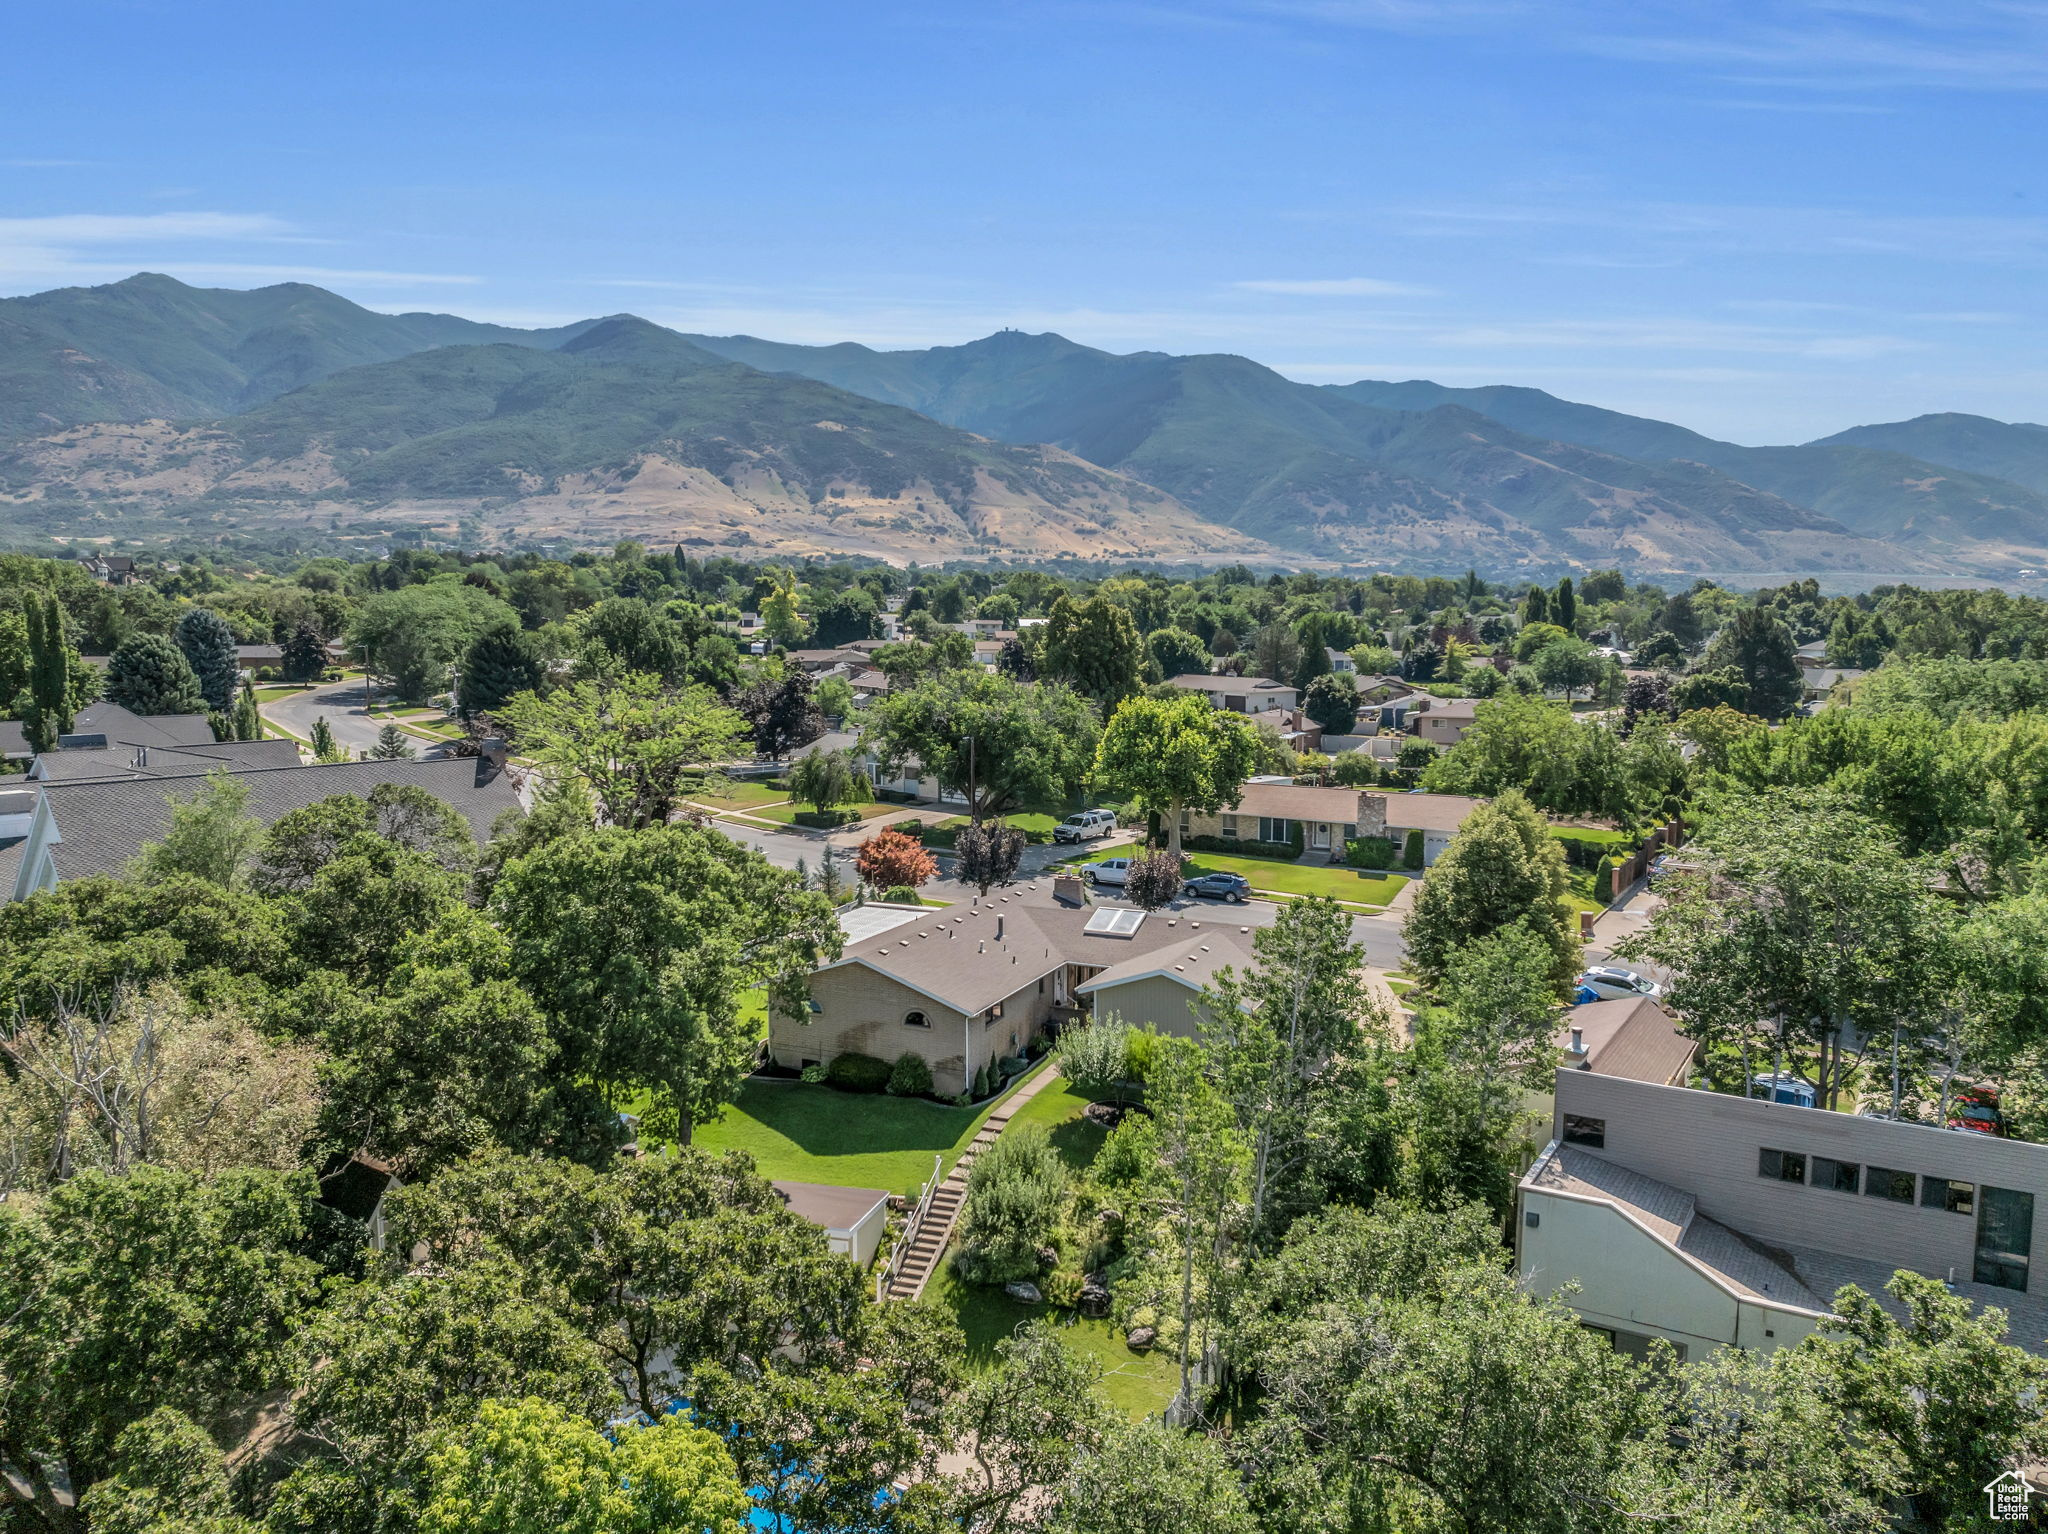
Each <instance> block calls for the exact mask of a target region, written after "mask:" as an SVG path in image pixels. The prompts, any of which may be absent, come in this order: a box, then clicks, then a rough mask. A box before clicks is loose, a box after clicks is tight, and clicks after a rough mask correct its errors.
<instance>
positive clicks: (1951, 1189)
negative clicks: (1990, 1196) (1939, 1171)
mask: <svg viewBox="0 0 2048 1534" xmlns="http://www.w3.org/2000/svg"><path fill="white" fill-rule="evenodd" d="M1976 1203H1977V1189H1976V1187H1975V1185H1973V1184H1971V1183H1966V1182H1951V1181H1950V1180H1949V1179H1948V1178H1946V1177H1923V1178H1921V1179H1920V1207H1921V1208H1923V1209H1946V1210H1947V1211H1948V1212H1949V1213H1950V1214H1968V1213H1970V1212H1971V1210H1972V1209H1974V1208H1975V1207H1976Z"/></svg>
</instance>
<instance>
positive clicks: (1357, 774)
mask: <svg viewBox="0 0 2048 1534" xmlns="http://www.w3.org/2000/svg"><path fill="white" fill-rule="evenodd" d="M1330 770H1331V772H1332V773H1333V774H1334V775H1335V777H1336V779H1337V782H1338V783H1339V784H1341V785H1342V786H1343V787H1345V788H1371V787H1372V786H1373V784H1375V783H1377V782H1379V780H1380V768H1379V763H1378V762H1375V761H1374V760H1373V759H1372V757H1371V755H1370V754H1369V753H1367V752H1364V751H1346V752H1344V753H1343V754H1342V755H1341V756H1339V757H1337V758H1336V760H1335V761H1333V762H1332V763H1331V764H1330Z"/></svg>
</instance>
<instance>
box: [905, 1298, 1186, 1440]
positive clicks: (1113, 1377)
mask: <svg viewBox="0 0 2048 1534" xmlns="http://www.w3.org/2000/svg"><path fill="white" fill-rule="evenodd" d="M925 1298H926V1299H928V1300H930V1301H932V1302H933V1303H934V1304H937V1305H943V1306H944V1307H945V1308H946V1309H948V1310H950V1311H952V1312H953V1317H954V1319H955V1320H956V1321H958V1322H959V1323H960V1330H961V1331H962V1332H964V1333H965V1334H966V1337H967V1367H968V1368H969V1369H971V1370H974V1371H975V1372H977V1373H979V1372H981V1371H983V1370H985V1369H988V1368H991V1367H992V1366H993V1365H994V1363H995V1358H996V1344H997V1343H999V1342H1001V1341H1002V1340H1003V1339H1004V1338H1005V1337H1007V1336H1009V1335H1010V1334H1011V1333H1012V1332H1013V1331H1015V1330H1016V1329H1017V1328H1018V1326H1020V1325H1021V1324H1022V1323H1024V1322H1025V1321H1028V1320H1030V1319H1031V1318H1032V1317H1034V1316H1037V1317H1042V1318H1043V1319H1045V1320H1047V1321H1050V1322H1051V1323H1052V1324H1053V1325H1054V1326H1055V1327H1057V1328H1058V1329H1059V1334H1060V1341H1061V1342H1062V1343H1063V1344H1065V1345H1066V1347H1067V1349H1068V1350H1069V1351H1070V1352H1073V1353H1076V1354H1078V1355H1080V1356H1081V1357H1083V1358H1088V1359H1092V1360H1093V1361H1094V1362H1095V1363H1096V1364H1097V1365H1098V1366H1099V1367H1100V1368H1101V1369H1102V1371H1103V1374H1102V1382H1101V1386H1102V1393H1103V1394H1104V1395H1105V1396H1107V1397H1108V1398H1109V1399H1110V1401H1112V1402H1113V1403H1114V1404H1115V1405H1117V1406H1119V1407H1121V1408H1122V1409H1123V1410H1124V1411H1125V1412H1127V1413H1129V1414H1130V1415H1131V1416H1132V1417H1133V1418H1137V1417H1147V1416H1152V1415H1154V1414H1156V1413H1158V1412H1161V1411H1164V1410H1165V1409H1166V1403H1167V1402H1169V1401H1171V1400H1172V1399H1173V1393H1174V1391H1175V1390H1176V1389H1178V1388H1179V1386H1180V1362H1179V1360H1178V1358H1176V1357H1175V1355H1174V1354H1173V1353H1172V1352H1171V1351H1167V1350H1159V1349H1155V1350H1154V1351H1152V1352H1150V1353H1133V1352H1132V1351H1131V1350H1130V1349H1129V1348H1127V1347H1125V1346H1124V1338H1123V1333H1122V1332H1120V1331H1118V1330H1117V1328H1116V1324H1115V1323H1114V1322H1112V1321H1091V1320H1088V1319H1086V1318H1085V1317H1081V1316H1076V1315H1073V1314H1072V1313H1071V1312H1067V1311H1061V1310H1055V1309H1053V1308H1052V1307H1051V1306H1047V1305H1020V1304H1018V1303H1017V1302H1016V1301H1015V1300H1013V1299H1011V1298H1010V1297H1009V1296H1008V1295H1006V1294H1004V1293H1003V1291H1002V1290H1000V1289H985V1288H979V1287H976V1286H973V1285H969V1284H963V1283H961V1282H960V1280H959V1279H958V1278H956V1277H955V1276H954V1275H953V1267H952V1264H951V1263H942V1264H941V1265H940V1267H939V1270H938V1272H936V1273H934V1274H933V1275H932V1279H931V1282H930V1283H929V1284H928V1285H926V1286H925Z"/></svg>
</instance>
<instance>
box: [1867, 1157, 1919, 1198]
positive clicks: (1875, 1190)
mask: <svg viewBox="0 0 2048 1534" xmlns="http://www.w3.org/2000/svg"><path fill="white" fill-rule="evenodd" d="M1913 1181H1914V1179H1913V1174H1912V1173H1911V1172H1894V1171H1893V1170H1892V1169H1891V1168H1890V1167H1888V1166H1874V1167H1871V1168H1869V1169H1868V1170H1867V1171H1865V1172H1864V1174H1863V1191H1864V1193H1866V1194H1867V1195H1869V1196H1870V1197H1871V1198H1888V1199H1890V1200H1891V1201H1892V1202H1893V1203H1894V1204H1910V1203H1912V1202H1913Z"/></svg>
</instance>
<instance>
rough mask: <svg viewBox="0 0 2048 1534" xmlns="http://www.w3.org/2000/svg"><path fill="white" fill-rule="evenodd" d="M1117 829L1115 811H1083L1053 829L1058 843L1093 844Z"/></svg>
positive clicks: (1070, 816) (1054, 837) (1053, 835)
mask: <svg viewBox="0 0 2048 1534" xmlns="http://www.w3.org/2000/svg"><path fill="white" fill-rule="evenodd" d="M1115 829H1116V812H1115V811H1114V810H1083V811H1081V813H1080V814H1078V815H1069V816H1068V817H1067V818H1066V819H1065V820H1063V821H1061V822H1060V823H1059V824H1058V825H1056V826H1054V827H1053V828H1052V839H1053V840H1054V841H1056V842H1092V841H1095V840H1096V839H1097V838H1099V837H1104V836H1107V835H1109V834H1110V833H1111V832H1112V831H1114V830H1115Z"/></svg>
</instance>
